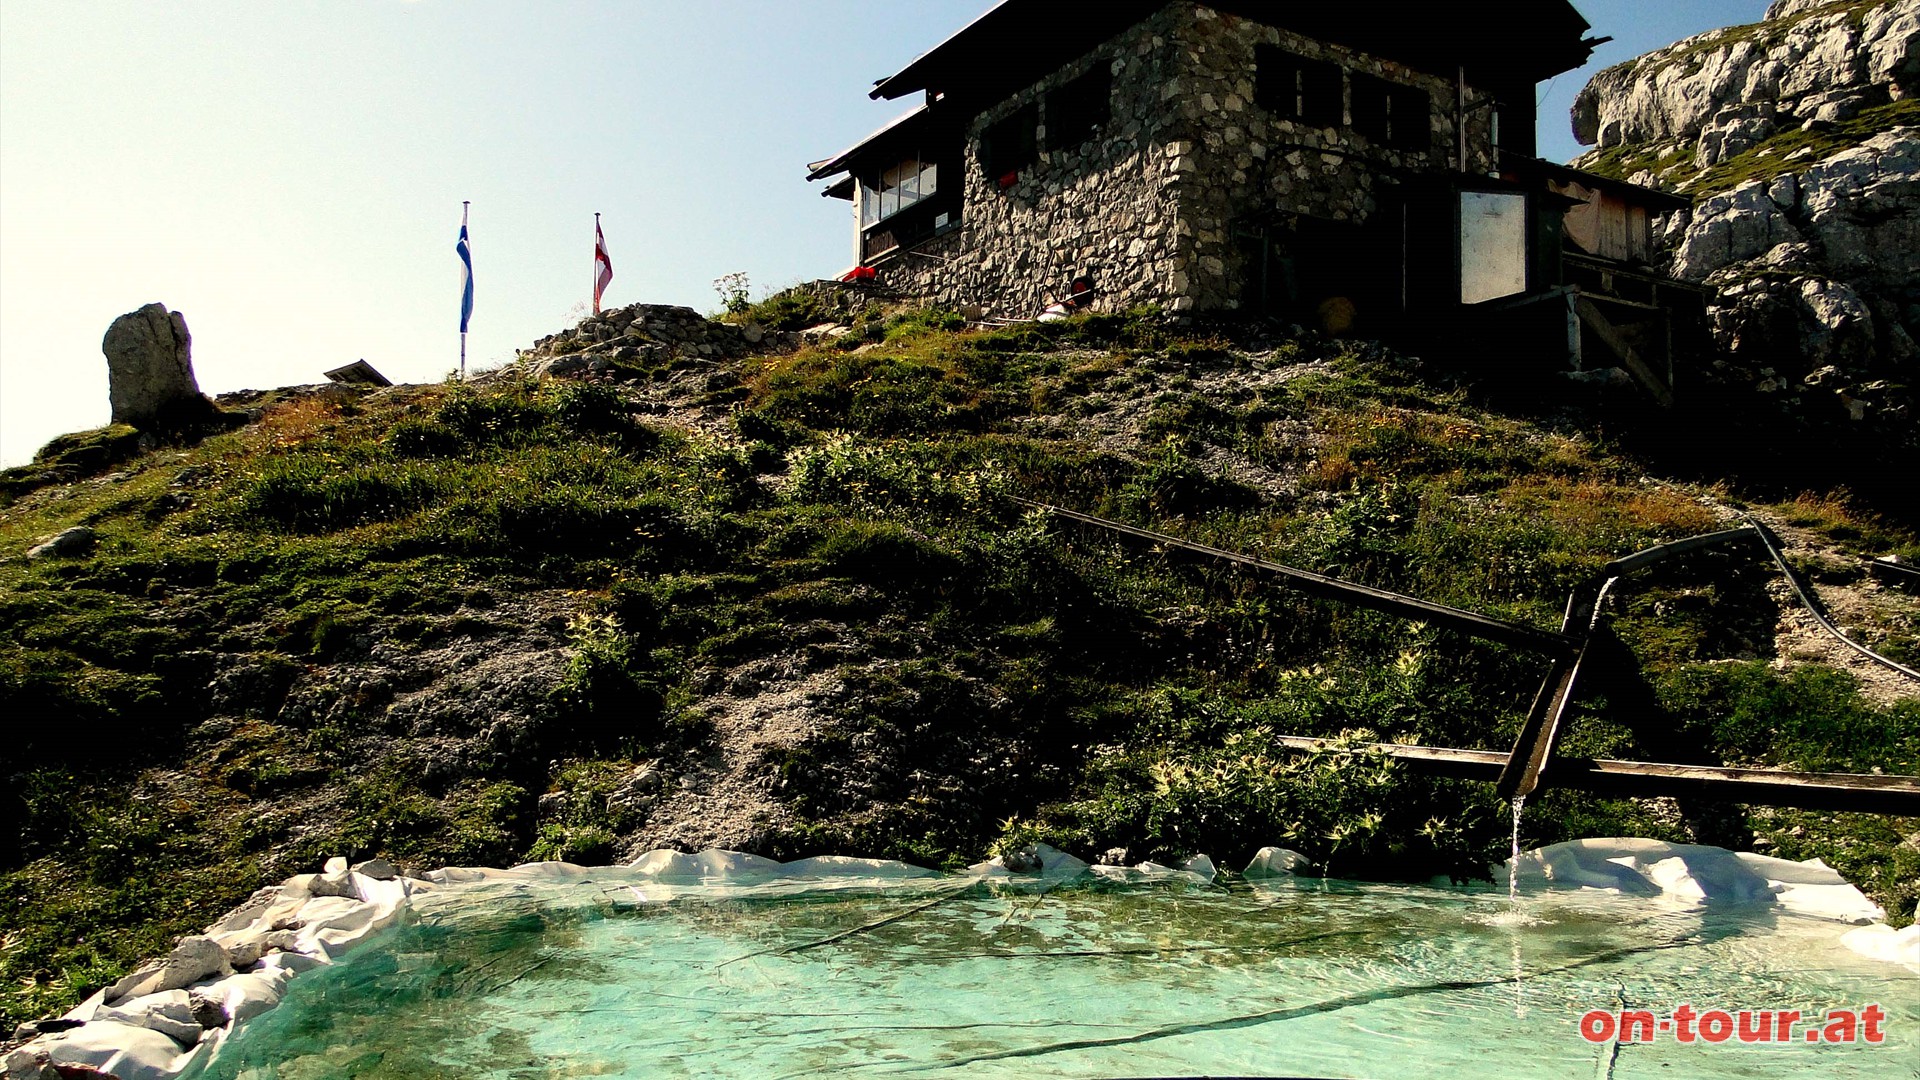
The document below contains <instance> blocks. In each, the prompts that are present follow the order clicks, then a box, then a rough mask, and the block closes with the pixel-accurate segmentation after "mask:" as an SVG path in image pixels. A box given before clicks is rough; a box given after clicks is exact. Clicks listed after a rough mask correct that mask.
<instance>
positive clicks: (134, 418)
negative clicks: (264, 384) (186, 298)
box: [100, 304, 214, 427]
mask: <svg viewBox="0 0 1920 1080" xmlns="http://www.w3.org/2000/svg"><path fill="white" fill-rule="evenodd" d="M100 349H101V351H102V352H105V353H106V354H107V395H108V397H109V398H110V399H111V400H112V402H113V422H114V423H116V424H132V425H133V426H135V427H151V426H154V425H155V424H159V423H168V422H177V421H180V420H194V419H199V418H200V417H201V416H203V415H205V414H208V413H211V412H213V411H214V410H213V403H212V402H210V401H208V400H207V399H206V397H205V396H204V395H202V394H201V393H200V384H199V383H198V382H196V381H195V380H194V377H193V356H192V353H193V337H192V335H190V334H188V333H187V320H186V319H185V318H184V317H182V316H181V314H180V313H179V312H177V311H171V312H170V311H168V310H167V308H166V305H164V304H148V305H147V306H146V307H143V308H141V309H140V310H139V311H135V312H132V313H131V314H127V315H122V316H120V317H119V318H117V319H115V320H113V325H112V326H110V327H108V328H107V336H106V340H104V341H102V342H101V344H100Z"/></svg>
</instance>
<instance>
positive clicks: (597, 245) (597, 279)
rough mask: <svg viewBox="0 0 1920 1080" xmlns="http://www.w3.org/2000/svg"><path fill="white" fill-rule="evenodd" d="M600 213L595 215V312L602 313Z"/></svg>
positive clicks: (596, 313)
mask: <svg viewBox="0 0 1920 1080" xmlns="http://www.w3.org/2000/svg"><path fill="white" fill-rule="evenodd" d="M600 243H601V241H600V214H599V213H598V212H597V211H596V212H595V213H594V215H593V313H594V314H595V315H598V314H600Z"/></svg>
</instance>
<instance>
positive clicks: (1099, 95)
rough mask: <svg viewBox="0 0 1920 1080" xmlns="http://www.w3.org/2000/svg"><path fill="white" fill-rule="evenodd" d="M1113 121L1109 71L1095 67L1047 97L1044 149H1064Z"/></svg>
mask: <svg viewBox="0 0 1920 1080" xmlns="http://www.w3.org/2000/svg"><path fill="white" fill-rule="evenodd" d="M1112 119H1113V72H1112V71H1110V70H1108V69H1107V68H1105V67H1097V68H1095V69H1094V70H1092V71H1089V72H1087V73H1086V74H1085V75H1082V76H1080V77H1079V78H1077V79H1075V80H1073V81H1072V82H1070V83H1068V84H1067V85H1065V86H1062V87H1061V88H1060V89H1058V90H1055V91H1054V92H1053V93H1051V94H1048V95H1047V149H1049V150H1067V149H1071V148H1073V147H1075V146H1079V145H1080V144H1081V143H1083V142H1086V141H1087V140H1088V139H1091V138H1093V137H1094V136H1095V135H1097V134H1099V133H1100V129H1101V128H1103V127H1105V126H1106V125H1107V121H1109V120H1112Z"/></svg>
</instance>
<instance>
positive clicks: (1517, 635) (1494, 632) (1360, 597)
mask: <svg viewBox="0 0 1920 1080" xmlns="http://www.w3.org/2000/svg"><path fill="white" fill-rule="evenodd" d="M1012 501H1013V502H1015V503H1018V504H1019V505H1021V506H1028V507H1032V508H1034V509H1036V510H1045V511H1047V512H1048V513H1050V514H1054V515H1056V516H1058V517H1063V518H1066V519H1067V520H1068V521H1077V522H1080V523H1081V524H1083V525H1092V526H1094V527H1096V528H1100V529H1105V530H1107V531H1108V532H1114V533H1119V534H1120V535H1122V536H1130V537H1133V538H1134V539H1136V540H1145V541H1147V542H1148V543H1151V544H1155V545H1157V546H1160V547H1166V548H1173V549H1175V550H1178V551H1187V552H1192V553H1193V554H1196V555H1205V556H1207V557H1208V558H1213V559H1219V560H1221V561H1222V562H1230V563H1236V564H1238V565H1240V566H1247V567H1251V568H1253V569H1255V570H1262V571H1265V572H1266V573H1269V574H1272V575H1274V576H1275V577H1277V578H1279V579H1280V580H1281V581H1282V582H1283V583H1285V585H1286V587H1287V588H1289V589H1292V590H1293V591H1295V592H1300V593H1305V594H1307V595H1308V596H1318V597H1321V598H1322V599H1326V600H1338V601H1340V602H1342V603H1347V604H1352V605H1353V606H1355V607H1362V608H1367V609H1368V610H1371V611H1381V612H1385V613H1387V614H1389V615H1398V616H1400V617H1402V618H1405V619H1412V620H1414V621H1416V622H1427V623H1434V624H1436V625H1439V626H1445V627H1447V628H1449V629H1451V630H1457V631H1459V632H1460V633H1463V634H1467V635H1469V636H1471V637H1477V638H1481V639H1484V640H1487V641H1497V642H1499V643H1500V644H1502V645H1509V646H1512V647H1513V648H1516V649H1524V650H1526V651H1528V652H1532V653H1539V654H1542V655H1546V656H1552V657H1567V658H1571V657H1572V656H1573V655H1574V654H1575V653H1577V652H1579V650H1580V643H1579V642H1577V641H1574V640H1572V639H1570V638H1568V637H1566V636H1564V635H1562V634H1556V633H1553V632H1552V631H1549V630H1539V629H1536V628H1534V627H1531V626H1523V625H1521V624H1520V623H1511V622H1505V621H1503V620H1500V619H1495V618H1491V617H1489V616H1486V615H1482V614H1480V613H1479V612H1477V611H1467V610H1466V609H1464V608H1457V607H1448V606H1447V605H1445V604H1436V603H1433V602H1432V601H1430V600H1421V599H1419V598H1418V597H1412V596H1405V595H1403V594H1401V593H1396V592H1388V591H1387V590H1385V589H1376V588H1373V587H1371V586H1368V585H1356V584H1354V583H1353V582H1351V581H1341V580H1340V579H1339V578H1334V577H1328V576H1327V575H1325V574H1316V573H1314V572H1312V571H1311V570H1302V569H1299V568H1298V567H1293V566H1285V565H1283V564H1281V563H1276V562H1268V561H1267V560H1265V559H1256V558H1254V557H1253V556H1251V555H1242V554H1240V553H1239V552H1237V551H1228V550H1226V549H1225V548H1217V547H1209V546H1208V545H1206V544H1196V543H1194V542H1193V541H1191V540H1182V539H1180V538H1179V537H1177V536H1168V535H1167V534H1165V533H1157V532H1154V531H1152V530H1150V529H1140V528H1135V527H1134V526H1132V525H1123V524H1121V523H1120V522H1117V521H1108V520H1107V519H1105V518H1098V517H1094V516H1093V515H1092V514H1081V513H1077V512H1075V511H1072V510H1066V509H1062V508H1061V507H1058V506H1049V505H1047V504H1046V503H1038V502H1033V501H1031V500H1028V499H1013V500H1012Z"/></svg>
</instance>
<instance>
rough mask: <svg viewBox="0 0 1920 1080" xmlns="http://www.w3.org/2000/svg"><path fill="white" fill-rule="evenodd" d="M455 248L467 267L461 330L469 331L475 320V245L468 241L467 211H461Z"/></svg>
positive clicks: (461, 311) (462, 302)
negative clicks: (468, 325) (458, 234)
mask: <svg viewBox="0 0 1920 1080" xmlns="http://www.w3.org/2000/svg"><path fill="white" fill-rule="evenodd" d="M453 250H455V251H457V252H459V253H460V265H461V266H462V267H464V268H465V275H466V287H465V288H464V289H463V290H462V291H461V294H460V332H461V333H462V334H464V333H466V332H467V324H468V323H469V322H472V321H473V247H472V245H471V244H469V243H468V242H467V212H466V210H465V209H464V208H463V209H462V210H461V211H460V242H459V243H458V244H456V245H454V248H453Z"/></svg>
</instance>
